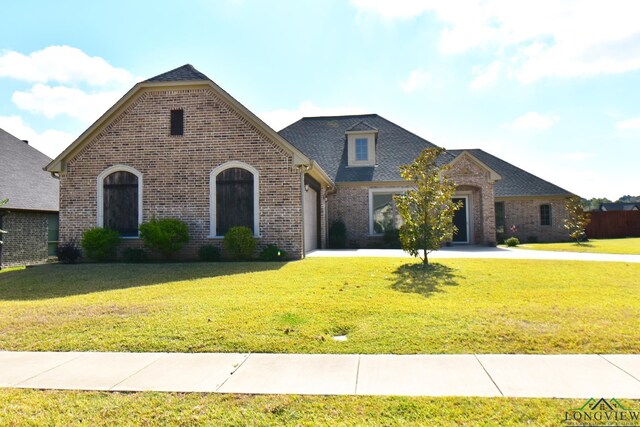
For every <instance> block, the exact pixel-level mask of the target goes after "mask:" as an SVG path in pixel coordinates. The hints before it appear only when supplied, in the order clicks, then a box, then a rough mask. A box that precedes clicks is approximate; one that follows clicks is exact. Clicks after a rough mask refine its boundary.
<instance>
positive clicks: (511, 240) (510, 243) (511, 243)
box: [504, 237, 520, 248]
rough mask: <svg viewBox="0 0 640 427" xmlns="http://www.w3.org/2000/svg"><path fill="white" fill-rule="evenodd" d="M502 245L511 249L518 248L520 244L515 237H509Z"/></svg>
mask: <svg viewBox="0 0 640 427" xmlns="http://www.w3.org/2000/svg"><path fill="white" fill-rule="evenodd" d="M504 244H505V245H507V246H509V247H510V248H512V247H514V246H518V245H519V244H520V240H518V238H517V237H509V238H508V239H506V240H505V241H504Z"/></svg>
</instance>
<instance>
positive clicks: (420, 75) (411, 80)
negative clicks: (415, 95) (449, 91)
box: [400, 68, 432, 93]
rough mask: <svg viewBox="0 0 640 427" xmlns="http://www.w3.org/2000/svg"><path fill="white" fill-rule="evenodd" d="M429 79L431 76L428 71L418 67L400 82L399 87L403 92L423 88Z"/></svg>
mask: <svg viewBox="0 0 640 427" xmlns="http://www.w3.org/2000/svg"><path fill="white" fill-rule="evenodd" d="M431 80H432V77H431V74H430V73H429V72H428V71H426V70H424V69H422V68H418V69H416V70H413V71H411V73H410V74H409V77H407V78H406V79H405V80H404V81H402V82H401V83H400V88H402V90H403V91H404V92H405V93H411V92H415V91H417V90H419V89H422V88H424V87H425V86H426V85H427V84H428V83H429V82H430V81H431Z"/></svg>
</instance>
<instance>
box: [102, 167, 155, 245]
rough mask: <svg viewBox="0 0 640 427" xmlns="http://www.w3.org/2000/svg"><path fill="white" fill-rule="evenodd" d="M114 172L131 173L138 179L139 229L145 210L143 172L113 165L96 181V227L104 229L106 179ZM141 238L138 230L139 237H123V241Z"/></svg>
mask: <svg viewBox="0 0 640 427" xmlns="http://www.w3.org/2000/svg"><path fill="white" fill-rule="evenodd" d="M114 172H129V173H132V174H134V175H135V176H137V177H138V227H140V225H141V224H142V209H143V206H144V205H143V203H142V199H143V188H144V186H143V178H142V172H140V171H139V170H137V169H136V168H134V167H131V166H127V165H120V164H118V165H113V166H111V167H109V168H107V169H105V170H103V171H102V172H100V174H99V175H98V178H97V179H96V218H97V220H96V227H100V228H102V227H104V179H105V178H106V177H108V176H109V175H111V174H112V173H114ZM139 236H140V230H138V236H128V237H122V238H123V239H137V238H138V237H139Z"/></svg>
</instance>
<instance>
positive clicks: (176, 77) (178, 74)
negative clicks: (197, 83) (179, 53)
mask: <svg viewBox="0 0 640 427" xmlns="http://www.w3.org/2000/svg"><path fill="white" fill-rule="evenodd" d="M194 80H210V79H209V77H207V76H205V75H204V74H202V73H201V72H200V71H198V70H196V69H195V68H194V67H193V65H191V64H185V65H183V66H182V67H178V68H174V69H173V70H171V71H167V72H166V73H162V74H158V75H157V76H155V77H151V78H150V79H147V80H145V82H183V81H194Z"/></svg>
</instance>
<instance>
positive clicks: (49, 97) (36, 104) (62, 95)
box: [11, 83, 123, 122]
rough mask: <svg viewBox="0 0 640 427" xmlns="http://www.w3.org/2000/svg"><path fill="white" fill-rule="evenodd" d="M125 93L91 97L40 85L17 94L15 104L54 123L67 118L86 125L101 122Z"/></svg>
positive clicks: (90, 94) (98, 93) (61, 87)
mask: <svg viewBox="0 0 640 427" xmlns="http://www.w3.org/2000/svg"><path fill="white" fill-rule="evenodd" d="M122 95H123V93H121V92H119V91H106V92H96V93H87V92H85V91H83V90H81V89H77V88H70V87H65V86H54V87H51V86H47V85H44V84H41V83H38V84H36V85H35V86H33V87H32V88H31V89H30V90H28V91H26V92H22V91H16V92H14V93H13V96H12V97H11V100H12V101H13V103H14V104H15V105H16V106H17V107H18V108H20V109H22V110H26V111H29V112H30V113H34V114H42V115H44V116H45V117H47V118H49V119H52V118H54V117H56V116H58V115H61V114H66V115H68V116H70V117H74V118H77V119H80V120H82V121H85V122H92V121H95V120H96V119H98V117H100V116H101V115H102V113H104V112H105V111H106V110H108V109H109V107H111V106H112V105H113V104H114V103H115V102H116V101H117V100H118V99H119V98H120V97H121V96H122Z"/></svg>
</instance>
